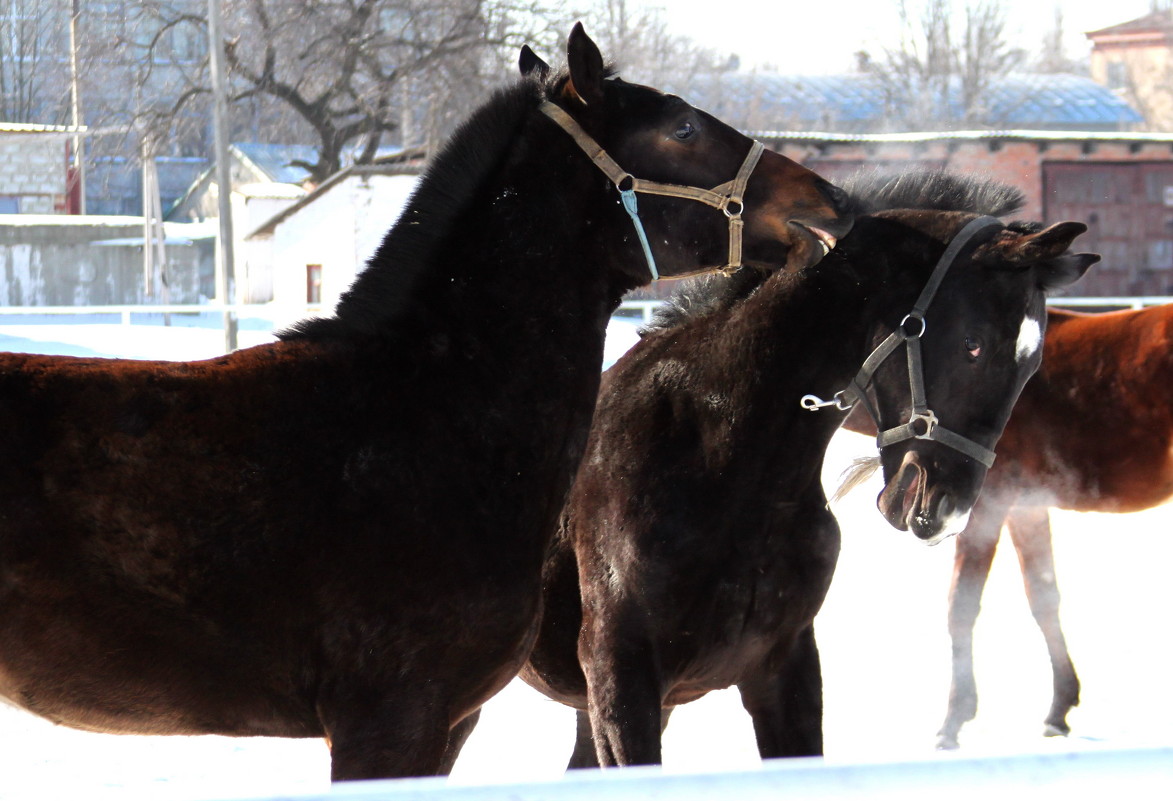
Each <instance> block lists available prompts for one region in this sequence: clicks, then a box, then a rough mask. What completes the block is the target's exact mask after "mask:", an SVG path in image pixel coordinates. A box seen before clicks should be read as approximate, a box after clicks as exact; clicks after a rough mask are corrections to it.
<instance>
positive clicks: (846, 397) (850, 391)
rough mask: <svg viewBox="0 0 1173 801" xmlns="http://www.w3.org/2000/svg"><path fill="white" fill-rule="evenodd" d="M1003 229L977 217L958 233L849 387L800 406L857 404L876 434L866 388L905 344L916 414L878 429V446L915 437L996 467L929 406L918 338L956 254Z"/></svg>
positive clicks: (986, 454)
mask: <svg viewBox="0 0 1173 801" xmlns="http://www.w3.org/2000/svg"><path fill="white" fill-rule="evenodd" d="M1001 227H1002V223H1000V222H998V220H996V219H994V218H993V217H978V218H976V219H974V220H971V221H970V222H969V223H967V224H966V226H965V227H964V228H962V229H961V230H960V231H959V232H958V233H957V236H955V237H953V241H952V242H950V243H949V246H948V247H947V248H945V252H944V253H943V254H941V259H940V261H938V262H937V266H936V267H934V268H933V273H932V275H930V276H929V280H928V283H926V284H925V287H924V289H922V290H921V293H920V297H918V298H917V300H916V304H915V305H914V306H913V307H912V311H911V312H909V313H908V314H907V315H905V317H904V319H903V320H901V321H900V325H899V326H897V328H896V330H895V331H893V332H892V333H891V334H889V335H888V337H887V339H885V340H884V341H883V342H881V343H880V345H879V347H877V348H876V349H875V350H873V351H872V353H871V355H870V356H868V357H867V359H866V360H865V361H864V363H863V367H861V368H860V369H859V372H858V373H856V376H855V378H853V379H852V380H851V383H850V384H848V385H847V388H846V389H842V390H840V391H839V392H836V393H835V396H834V397H833V398H832V399H831V400H829V401H825V400H823V399H821V398H819V397H818V396H816V395H804V396H803V397H802V400H801V401H800V403H801V404H802V407H803V408H804V409H807V410H809V411H812V412H816V411H818V410H819V409H822V408H825V407H827V406H834V407H835V408H836V409H839V410H840V411H847V410H849V409H851V408H852V407H853V406H854V405H855V404H856V403H857V402H858V403H860V404H861V405H862V406H863V408H864V410H865V411H866V412H867V413H868V414H869V415H870V416H871V418H872V420H873V421H874V422H875V424H876V430H877V431H880V416H879V415H878V414H877V413H876V410H875V408H874V407H873V406H872V404H871V402H870V401H869V400H868V398H867V394H866V390H867V386H868V384H870V383H871V380H872V376H873V374H874V373H875V372H876V370H877V369H879V367H880V365H881V364H883V363H884V360H885V359H887V358H888V357H889V356H890V355H892V353H893V352H894V351H895V350H896V349H897V348H898V347H900V346H901V345H907V356H908V383H909V387H910V389H911V391H912V414H911V415H910V416H909V419H908V422H907V423H904V424H903V425H899V426H896V427H895V428H889V429H888V430H887V431H880V434H879V436H877V437H876V446H877V447H879V448H883V447H886V446H888V445H893V444H895V443H897V442H903V441H904V440H906V439H913V438H916V439H929V440H934V441H936V442H940V443H941V444H942V445H945V446H946V447H949V448H952V449H953V450H955V451H960V452H961V453H964V454H965V455H966V456H968V457H970V458H971V459H976V460H977V461H979V462H981V463H982V464H984V465H985V466H986V467H987V468H989V467H992V466H993V464H994V452H993V451H992V450H990V449H989V448H987V447H985V446H984V445H979V444H978V443H976V442H974V441H973V440H971V439H968V438H967V437H963V436H961V435H960V434H958V433H956V432H953V431H950V430H949V429H947V428H945V427H944V426H942V425H941V424H940V421H939V420H938V419H937V415H935V414H933V410H932V409H930V408H929V404H928V400H927V399H926V398H925V375H924V366H923V364H922V362H921V351H920V340H921V337H922V336H923V335H924V333H925V311H926V310H927V309H928V307H929V304H930V303H932V301H933V296H934V295H936V294H937V288H938V287H939V286H940V285H941V281H942V280H943V279H944V278H945V273H947V272H948V271H949V268H950V267H951V266H952V265H953V261H954V260H955V259H956V258H957V255H958V253H960V252H961V249H962V248H963V247H965V245H966V244H967V243H968V242H969V241H970V240H971V239H973V238H974V237H975V236H977V235H978V234H979V233H981V232H982V231H985V230H988V229H990V228H1001Z"/></svg>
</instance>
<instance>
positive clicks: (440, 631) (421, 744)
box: [0, 27, 850, 779]
mask: <svg viewBox="0 0 1173 801" xmlns="http://www.w3.org/2000/svg"><path fill="white" fill-rule="evenodd" d="M568 56H569V59H568V61H569V69H568V71H567V72H565V73H563V74H560V75H557V76H552V77H551V76H548V75H547V73H548V70H547V69H546V67H545V65H544V64H541V62H539V61H538V60H537V59H536V57H534V56H533V55H532V53H529V52H528V51H526V53H525V54H524V55H523V59H522V61H523V66H524V67H525V71H526V72H528V73H529V74H528V75H527V76H524V77H523V79H522V80H521V81H520V82H519V83H518V84H517V85H515V86H513V87H512V88H509V89H507V90H503V91H501V92H500V93H498V94H496V95H495V96H493V97H492V98H491V99H489V100H488V101H487V103H486V104H485V105H484V106H483V107H482V108H481V109H480V110H478V111H477V112H476V113H475V114H474V115H473V116H472V117H471V118H470V120H469V121H468V122H467V123H466V124H465V125H464V126H463V128H462V129H461V130H460V131H459V132H458V133H457V134H456V135H455V137H454V138H453V140H452V141H451V142H450V143H449V144H448V145H447V147H446V148H445V149H444V151H443V152H442V153H441V154H439V155H438V156H437V158H436V160H435V163H434V164H433V165H432V167H431V168H430V170H429V171H428V173H427V175H426V177H425V178H424V180H423V182H422V184H421V186H420V188H419V190H418V191H417V192H416V194H415V196H414V197H413V198H412V200H411V202H410V203H409V205H408V207H407V209H406V211H405V212H404V214H403V216H402V218H401V219H400V221H399V222H398V223H397V224H396V225H395V227H394V228H393V229H392V230H391V231H390V233H389V234H388V235H387V237H386V239H385V240H384V242H383V243H382V246H381V247H380V249H379V250H378V252H377V254H376V255H375V256H374V258H373V259H372V261H371V262H370V264H369V265H368V266H367V268H366V270H365V271H364V272H363V273H362V274H361V275H360V277H359V278H358V280H357V281H356V282H355V284H354V286H353V288H352V289H351V290H350V291H349V292H348V293H347V294H346V295H345V296H344V298H343V299H342V301H341V302H340V303H339V305H338V309H337V313H336V316H335V317H333V318H330V319H324V320H320V321H313V322H309V323H306V324H304V325H301V326H299V327H298V328H296V329H295V330H293V331H291V332H288V333H286V334H285V335H283V337H282V341H280V342H278V343H276V344H273V345H267V346H262V347H257V348H253V349H250V350H245V351H240V352H237V353H234V354H231V355H228V356H225V357H223V358H219V359H214V360H210V361H204V362H195V363H166V362H125V361H113V360H110V361H107V360H98V359H75V358H65V357H46V356H26V355H5V356H3V357H2V358H0V421H2V426H3V436H0V695H2V696H3V697H6V698H8V699H10V700H11V701H13V702H14V703H16V704H18V705H20V706H22V707H24V708H26V709H28V710H31V711H33V712H35V713H37V714H39V715H42V716H44V717H46V718H48V719H50V720H52V721H55V722H58V723H62V724H66V725H70V726H75V727H79V728H84V729H90V730H95V731H106V732H134V733H149V734H200V733H216V734H227V735H241V736H245V735H270V736H284V737H325V738H326V740H327V741H328V743H329V745H330V748H331V753H332V760H333V777H334V778H335V779H359V778H368V777H384V776H403V775H408V774H426V773H433V772H435V771H437V770H440V769H442V768H444V767H445V765H446V759H447V758H446V756H445V754H446V751H447V752H448V753H451V751H449V750H448V746H449V743H450V741H451V742H452V743H453V744H455V743H457V742H458V741H459V740H460V738H461V737H462V736H463V734H464V733H465V732H466V731H467V730H468V729H469V728H470V727H471V725H472V721H473V719H474V718H475V713H476V712H477V710H478V709H479V707H480V706H481V704H482V703H484V701H485V700H486V699H488V698H489V697H490V696H492V695H493V694H494V693H495V692H497V690H499V689H500V688H501V687H502V686H504V685H505V683H506V682H508V681H509V680H510V679H511V678H512V677H513V676H514V675H515V674H516V672H517V670H518V668H519V667H520V666H521V664H522V663H523V662H524V660H525V658H526V656H527V655H528V653H529V650H530V646H531V644H532V643H533V640H534V638H535V636H536V634H537V621H538V616H539V609H540V598H541V593H540V573H541V568H542V559H543V556H544V554H545V552H546V550H547V543H548V542H549V540H550V537H551V535H552V532H553V531H554V530H555V528H556V521H557V517H558V513H559V511H560V510H561V507H562V502H563V500H564V498H565V494H566V490H567V488H568V487H569V485H570V481H571V477H572V474H573V471H574V469H575V467H576V465H577V463H578V461H579V458H580V455H581V453H582V449H583V445H584V443H585V440H586V434H587V430H588V427H589V423H590V418H591V414H592V408H593V405H594V399H595V395H596V390H597V387H598V382H599V365H600V360H601V357H602V350H603V336H604V328H605V325H606V323H607V320H608V318H609V316H610V314H611V312H612V310H614V308H615V307H616V305H617V303H618V302H619V299H620V297H621V296H622V294H623V293H624V292H625V291H627V290H629V289H631V288H633V287H635V286H638V285H640V284H643V283H646V282H647V281H648V280H649V278H650V272H649V270H650V266H651V265H650V263H649V259H650V257H648V256H647V254H645V252H644V248H642V247H641V245H640V242H639V237H638V236H637V235H636V233H637V229H638V230H640V231H643V230H645V229H646V233H647V235H648V237H647V238H648V239H649V240H650V241H651V242H652V243H653V247H652V256H653V257H654V259H655V265H656V267H657V268H658V270H659V272H660V273H663V274H666V275H679V274H686V273H691V272H696V271H702V270H709V269H712V268H716V267H721V266H722V265H724V264H726V263H728V262H731V261H733V262H738V261H744V262H745V263H746V264H752V265H758V266H760V267H762V268H764V269H773V268H777V267H781V266H784V265H788V266H790V267H792V268H801V267H803V266H805V265H807V264H810V263H812V262H813V261H815V260H816V259H817V258H819V257H820V256H822V255H823V252H824V248H825V245H826V244H830V243H831V242H832V241H833V238H834V237H835V236H837V235H841V234H843V233H845V232H846V230H847V229H848V227H849V225H850V221H849V218H848V217H845V216H843V215H842V214H841V212H840V209H839V207H838V206H839V204H840V203H841V202H842V199H843V198H842V193H841V192H840V191H839V190H838V189H835V188H834V187H831V186H830V185H829V184H827V183H826V182H825V181H823V180H821V179H820V178H818V176H816V175H815V174H813V173H811V172H810V171H808V170H806V169H804V168H802V167H800V166H798V165H797V164H795V163H793V162H791V161H789V160H787V159H785V158H783V157H781V156H778V155H776V154H772V153H765V154H763V155H760V161H758V162H757V163H756V165H755V164H750V163H749V161H748V160H747V154H749V155H755V156H756V155H757V153H758V150H757V148H755V147H753V143H752V142H751V140H749V139H748V138H746V137H744V136H742V135H741V134H739V133H737V132H736V131H734V130H733V129H731V128H729V127H728V126H726V125H724V124H722V123H721V122H719V121H718V120H716V119H714V118H713V117H711V116H709V115H707V114H705V113H703V112H701V111H698V110H696V109H694V108H692V107H691V106H689V105H687V104H686V103H685V102H684V101H682V100H680V99H679V98H676V97H673V96H669V95H664V94H661V93H660V92H657V91H655V90H653V89H649V88H646V87H642V86H638V85H634V84H630V83H626V82H624V81H622V80H620V79H618V77H617V76H614V75H612V74H610V73H609V72H608V71H607V70H605V69H604V66H603V61H602V58H601V56H600V54H599V51H598V49H597V47H596V46H595V45H594V43H593V42H592V41H591V40H590V39H589V38H588V37H587V36H586V34H585V33H583V32H582V29H581V27H576V28H575V30H574V32H573V33H572V34H571V36H570V38H569V51H568ZM596 143H597V144H596ZM592 146H593V148H594V150H592ZM584 149H586V150H587V151H588V152H586V153H584ZM602 149H605V152H606V153H609V154H610V156H611V157H612V158H613V160H614V162H617V163H618V164H619V165H622V167H623V168H624V169H626V170H630V171H631V173H632V174H633V175H634V176H635V177H636V179H638V180H633V179H631V177H630V176H622V177H621V179H622V183H624V184H625V185H624V186H620V187H619V189H617V187H616V186H615V183H614V182H613V179H612V178H611V177H610V174H605V173H604V172H603V171H601V170H600V166H599V163H596V162H595V161H592V158H590V157H595V158H596V161H599V160H600V159H601V158H602V156H601V155H600V152H601V150H602ZM596 150H598V151H600V152H596ZM747 164H749V166H748V167H747V166H746V165H747ZM751 170H752V171H751ZM746 176H748V185H747V186H746V185H745V183H746V182H745V180H743V179H745V178H746ZM734 179H737V180H734ZM731 181H733V183H730V182H731ZM649 182H663V183H649ZM631 184H635V189H636V190H637V191H644V189H645V188H646V187H649V186H650V187H651V188H650V189H649V190H648V191H654V190H655V189H656V188H657V187H661V186H662V185H663V184H681V185H685V186H688V187H699V188H701V189H699V190H697V191H698V192H705V191H707V192H708V194H703V195H702V197H703V198H705V199H707V200H708V201H710V202H712V204H714V205H715V206H716V207H710V206H709V205H705V204H704V203H700V202H695V201H694V200H691V199H681V198H678V197H671V196H661V195H659V194H645V195H644V196H643V197H641V198H640V202H639V208H638V211H639V213H640V214H641V215H642V216H641V217H636V218H633V216H632V215H631V214H629V212H628V211H626V210H625V208H624V205H623V204H621V203H620V197H621V195H620V192H619V190H623V189H629V188H631ZM708 187H716V189H715V190H708V189H707V188H708ZM742 188H744V195H743V196H741V195H740V192H741V189H742ZM714 198H716V200H715V201H714ZM742 208H744V216H742V215H741V214H740V212H741V211H742ZM722 211H724V212H726V213H724V214H723V213H722ZM729 218H733V219H734V220H736V221H737V223H738V224H737V226H734V225H732V224H731V223H730V221H729ZM742 226H743V227H742ZM735 227H736V228H737V230H736V231H734V228H735ZM731 232H733V233H731ZM734 233H735V234H737V235H738V236H737V237H735V238H736V239H737V242H736V244H739V245H740V247H738V248H735V247H733V246H732V245H730V241H731V238H734V237H733V234H734ZM323 235H327V234H323ZM738 252H740V253H738ZM731 254H732V255H731Z"/></svg>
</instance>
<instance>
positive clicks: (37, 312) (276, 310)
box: [0, 303, 322, 325]
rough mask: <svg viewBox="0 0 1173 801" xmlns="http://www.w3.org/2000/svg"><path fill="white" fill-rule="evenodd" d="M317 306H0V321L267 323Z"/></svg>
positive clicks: (314, 310) (315, 311)
mask: <svg viewBox="0 0 1173 801" xmlns="http://www.w3.org/2000/svg"><path fill="white" fill-rule="evenodd" d="M321 313H322V307H321V306H317V305H315V306H281V307H277V306H273V305H272V304H243V303H238V304H234V305H228V306H221V305H218V304H194V303H192V304H186V305H185V304H170V305H159V306H153V305H116V306H0V318H3V317H6V316H8V315H13V316H22V317H37V316H44V317H54V316H62V317H70V316H72V317H77V316H83V315H111V316H113V315H118V318H119V322H120V323H121V324H122V325H130V324H131V322H132V317H133V316H134V315H164V314H207V315H224V314H235V315H236V316H237V317H245V318H259V319H263V320H271V319H275V318H278V317H280V318H282V319H285V318H287V317H289V316H290V315H295V316H296V315H299V314H300V315H310V314H321Z"/></svg>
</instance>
